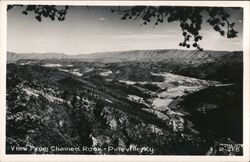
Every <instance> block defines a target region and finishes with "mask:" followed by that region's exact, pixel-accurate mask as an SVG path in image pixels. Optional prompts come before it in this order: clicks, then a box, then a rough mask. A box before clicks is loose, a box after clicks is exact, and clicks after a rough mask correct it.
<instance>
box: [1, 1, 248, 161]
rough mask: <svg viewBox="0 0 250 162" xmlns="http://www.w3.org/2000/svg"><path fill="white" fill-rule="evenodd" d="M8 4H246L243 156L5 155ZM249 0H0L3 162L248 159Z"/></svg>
mask: <svg viewBox="0 0 250 162" xmlns="http://www.w3.org/2000/svg"><path fill="white" fill-rule="evenodd" d="M7 4H55V5H65V4H68V5H89V6H91V5H100V6H102V5H103V6H109V5H113V6H115V5H121V6H123V5H127V6H130V5H131V6H132V5H168V6H223V7H243V8H244V16H243V18H244V19H243V23H244V26H243V33H244V34H243V51H244V83H243V84H244V92H243V94H244V96H243V99H244V102H243V106H244V108H243V109H244V113H243V119H244V131H243V132H244V138H243V143H244V148H243V156H169V155H164V156H158V155H154V156H146V155H132V156H128V155H6V154H5V116H6V113H5V107H6V105H5V104H6V100H5V98H6V47H7V46H6V42H7V41H6V40H7V39H6V38H7V34H6V33H7V28H6V25H7V21H6V20H7V13H6V8H7ZM249 7H250V2H249V1H7V0H5V1H1V0H0V22H1V25H0V36H1V38H0V78H1V79H0V90H1V91H0V105H1V109H0V132H1V133H0V161H1V162H2V161H3V162H6V161H103V162H106V161H124V162H125V161H144V162H148V161H201V160H202V161H233V162H236V161H249V160H250V157H249V152H250V150H249V144H250V143H249V139H250V136H249V117H250V111H249V97H250V86H249V84H250V82H249V79H250V74H249V73H250V65H249V63H250V57H249V54H250V53H249V52H250V50H249V29H250V28H249V24H250V21H249V17H250V12H249Z"/></svg>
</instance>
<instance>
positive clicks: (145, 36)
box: [111, 34, 176, 39]
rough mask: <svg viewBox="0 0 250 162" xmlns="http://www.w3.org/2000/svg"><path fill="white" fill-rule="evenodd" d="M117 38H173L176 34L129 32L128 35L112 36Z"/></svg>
mask: <svg viewBox="0 0 250 162" xmlns="http://www.w3.org/2000/svg"><path fill="white" fill-rule="evenodd" d="M111 37H112V38H117V39H162V38H173V37H176V35H163V34H127V35H115V36H111Z"/></svg>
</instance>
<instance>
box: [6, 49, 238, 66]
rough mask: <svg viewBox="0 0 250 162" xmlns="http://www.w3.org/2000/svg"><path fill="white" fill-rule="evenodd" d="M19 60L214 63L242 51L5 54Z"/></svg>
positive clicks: (9, 58) (11, 58)
mask: <svg viewBox="0 0 250 162" xmlns="http://www.w3.org/2000/svg"><path fill="white" fill-rule="evenodd" d="M21 59H36V60H45V59H77V60H79V59H80V60H89V61H101V62H126V61H156V62H157V61H164V60H170V61H171V60H183V59H185V60H186V61H199V62H200V63H204V62H214V61H220V60H223V61H226V62H228V61H229V62H230V61H234V62H235V61H236V62H240V61H241V60H242V51H233V52H228V51H197V50H195V51H191V50H176V49H170V50H131V51H118V52H101V53H93V54H79V55H67V54H63V53H22V54H17V53H13V52H7V61H8V62H14V61H17V60H21Z"/></svg>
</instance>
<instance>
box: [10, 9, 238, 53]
mask: <svg viewBox="0 0 250 162" xmlns="http://www.w3.org/2000/svg"><path fill="white" fill-rule="evenodd" d="M15 6H21V7H24V6H23V5H8V8H7V10H10V9H12V8H13V7H15ZM87 7H88V6H87ZM88 8H89V7H88ZM68 9H69V6H55V5H27V6H25V9H24V10H23V11H22V13H23V14H24V15H27V14H28V13H29V12H34V13H35V15H36V16H35V18H36V19H37V21H42V17H45V18H47V17H49V18H50V19H51V20H52V21H54V20H55V19H56V18H57V19H58V20H59V21H64V20H65V15H66V14H67V11H68ZM233 9H239V8H233ZM111 12H112V13H117V14H119V15H120V16H121V20H133V21H138V20H142V21H143V25H147V24H149V23H151V22H153V23H154V25H159V24H161V23H164V22H167V23H171V22H179V24H180V25H179V26H180V28H181V30H182V35H183V38H184V39H183V41H182V42H180V43H179V46H182V47H186V48H190V46H191V44H192V46H193V47H194V48H197V49H198V50H203V49H202V48H201V46H200V45H199V44H198V42H199V41H200V40H202V35H201V33H200V32H199V31H200V30H201V25H202V23H203V21H206V22H207V23H208V24H209V25H210V26H212V27H213V29H214V30H215V32H219V33H220V35H221V36H227V38H235V37H237V33H238V32H237V31H236V30H235V29H234V25H235V22H232V23H231V22H230V21H229V17H230V14H229V13H228V12H227V10H226V8H223V7H174V6H134V7H130V8H129V9H122V7H118V8H117V9H111ZM204 14H208V17H207V19H206V20H204Z"/></svg>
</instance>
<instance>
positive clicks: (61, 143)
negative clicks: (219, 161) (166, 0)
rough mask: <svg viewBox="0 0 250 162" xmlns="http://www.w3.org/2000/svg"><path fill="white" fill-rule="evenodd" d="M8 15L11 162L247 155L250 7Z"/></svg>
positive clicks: (15, 8) (39, 8) (43, 9)
mask: <svg viewBox="0 0 250 162" xmlns="http://www.w3.org/2000/svg"><path fill="white" fill-rule="evenodd" d="M132 4H133V3H132ZM5 9H6V29H7V32H6V35H7V36H6V53H5V55H6V62H5V65H4V66H6V73H5V77H6V85H5V86H6V91H5V92H6V93H5V96H6V100H5V105H6V107H5V108H4V113H5V119H4V120H5V125H4V127H5V139H3V140H4V144H5V148H4V151H5V154H6V155H27V154H30V155H41V154H42V155H48V154H49V155H58V156H60V155H140V156H145V155H146V157H147V156H157V155H161V156H166V157H168V156H169V155H172V156H173V155H174V156H201V157H202V156H213V157H224V156H226V157H231V156H233V157H236V158H237V157H242V156H243V155H244V151H245V150H244V149H247V148H248V146H246V143H244V131H243V128H244V122H243V121H244V120H243V115H244V104H243V102H245V101H244V100H243V98H244V97H243V91H244V85H245V84H243V83H244V82H245V79H246V78H245V76H244V75H243V74H244V70H245V69H244V66H245V59H244V58H245V57H246V56H245V55H249V53H245V52H244V48H243V44H244V41H243V40H244V39H243V38H244V31H245V30H243V27H244V23H245V21H244V17H243V15H244V7H241V6H232V7H230V6H219V5H218V6H214V5H212V6H208V5H206V6H202V5H201V6H200V5H198V6H197V5H193V6H192V5H188V4H185V3H183V5H171V4H162V5H158V4H154V3H152V5H151V4H150V3H145V4H143V3H140V4H139V5H131V4H129V3H128V4H127V5H124V4H122V5H120V4H119V2H116V3H113V4H108V5H103V4H101V5H100V4H98V3H97V4H96V5H88V4H82V5H74V4H71V3H65V4H50V3H48V4H39V3H38V4H34V3H30V4H29V3H25V4H23V3H13V4H8V5H6V8H5ZM248 23H249V22H248ZM245 142H246V141H245ZM119 157H120V158H122V157H123V156H119Z"/></svg>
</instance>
